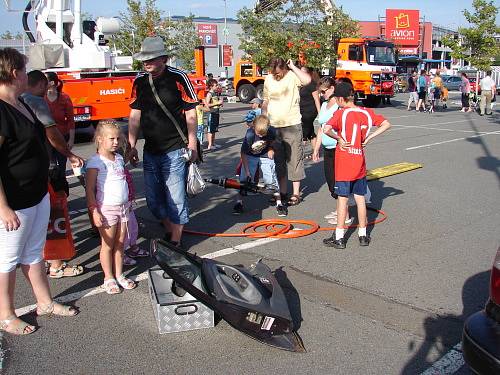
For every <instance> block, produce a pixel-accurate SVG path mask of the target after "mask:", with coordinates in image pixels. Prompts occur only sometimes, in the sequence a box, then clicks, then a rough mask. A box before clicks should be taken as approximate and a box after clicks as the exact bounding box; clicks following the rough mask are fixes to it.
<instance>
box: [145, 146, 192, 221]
mask: <svg viewBox="0 0 500 375" xmlns="http://www.w3.org/2000/svg"><path fill="white" fill-rule="evenodd" d="M183 151H184V149H182V148H181V149H178V150H175V151H170V152H166V153H163V154H150V153H148V152H147V151H144V163H143V165H144V185H145V186H144V190H145V195H146V202H147V204H148V208H149V209H150V210H151V212H152V213H153V215H154V216H155V217H156V218H157V219H159V220H164V219H169V220H170V221H171V222H172V223H173V224H186V223H187V222H188V221H189V208H188V202H187V195H186V177H187V164H186V162H185V159H184V158H183V157H182V154H183Z"/></svg>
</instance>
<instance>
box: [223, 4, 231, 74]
mask: <svg viewBox="0 0 500 375" xmlns="http://www.w3.org/2000/svg"><path fill="white" fill-rule="evenodd" d="M223 33H224V45H227V34H228V30H227V0H224V31H223ZM222 65H224V58H222ZM224 71H225V74H226V79H227V78H229V76H228V67H227V66H225V67H224Z"/></svg>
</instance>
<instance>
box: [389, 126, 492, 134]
mask: <svg viewBox="0 0 500 375" xmlns="http://www.w3.org/2000/svg"><path fill="white" fill-rule="evenodd" d="M393 126H396V127H398V128H413V129H415V128H416V129H429V130H442V131H447V132H457V133H474V134H485V133H487V132H478V131H475V130H460V129H446V128H431V127H430V126H425V127H424V126H418V125H393Z"/></svg>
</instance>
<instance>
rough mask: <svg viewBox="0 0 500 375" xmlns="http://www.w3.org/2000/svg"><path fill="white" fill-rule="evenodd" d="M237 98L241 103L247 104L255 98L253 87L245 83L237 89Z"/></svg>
mask: <svg viewBox="0 0 500 375" xmlns="http://www.w3.org/2000/svg"><path fill="white" fill-rule="evenodd" d="M238 98H239V99H240V102H242V103H248V102H250V100H252V99H253V98H255V87H253V86H252V85H251V84H249V83H246V84H244V85H241V86H240V87H239V88H238Z"/></svg>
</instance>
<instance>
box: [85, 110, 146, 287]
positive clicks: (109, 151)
mask: <svg viewBox="0 0 500 375" xmlns="http://www.w3.org/2000/svg"><path fill="white" fill-rule="evenodd" d="M95 142H96V146H97V154H95V155H94V156H92V157H91V158H90V159H89V160H88V162H87V173H86V192H87V204H88V209H89V212H91V214H92V219H93V221H94V224H95V226H96V227H97V228H98V229H99V233H100V235H101V251H100V256H99V258H100V260H101V266H102V270H103V271H104V284H103V287H104V289H105V290H106V293H108V294H117V293H120V292H121V290H120V288H119V286H121V287H122V288H123V289H134V288H135V287H136V286H137V284H136V283H135V282H134V281H132V280H130V279H127V278H126V277H125V276H124V275H123V243H124V240H125V235H126V231H127V222H128V220H129V211H130V203H129V190H128V186H127V180H126V176H125V163H124V161H123V157H122V156H121V155H120V154H119V153H118V152H117V151H118V148H119V146H120V127H119V125H118V124H117V123H116V121H114V120H103V121H100V122H99V124H98V125H97V128H96V133H95Z"/></svg>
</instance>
